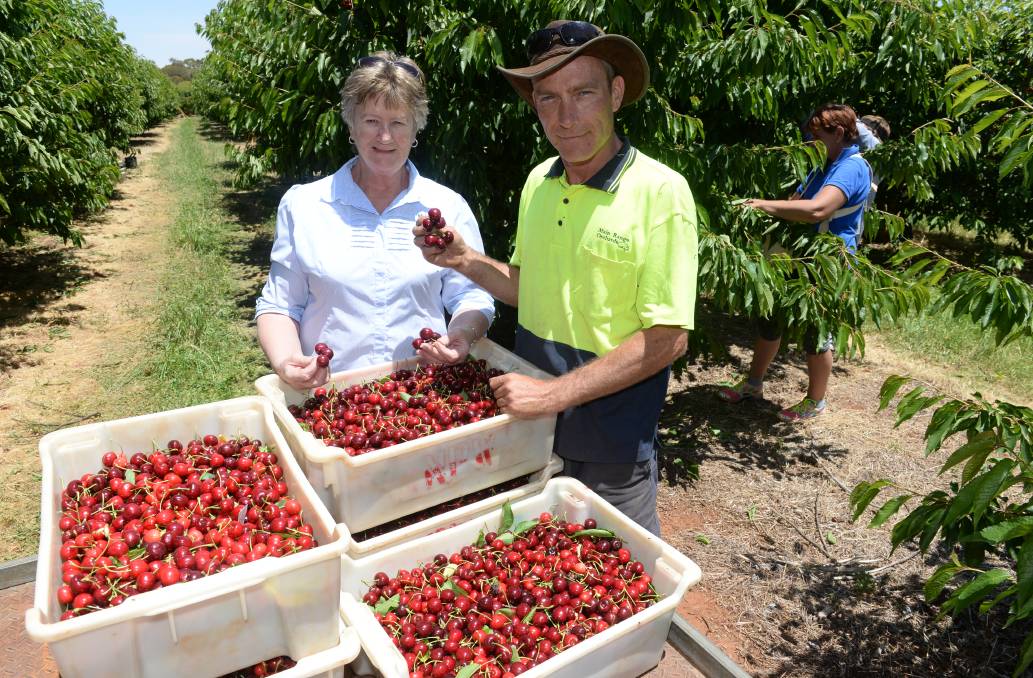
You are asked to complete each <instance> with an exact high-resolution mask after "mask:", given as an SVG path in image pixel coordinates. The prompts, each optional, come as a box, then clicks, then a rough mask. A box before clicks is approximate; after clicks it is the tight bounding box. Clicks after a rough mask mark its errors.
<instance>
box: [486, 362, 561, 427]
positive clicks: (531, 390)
mask: <svg viewBox="0 0 1033 678" xmlns="http://www.w3.org/2000/svg"><path fill="white" fill-rule="evenodd" d="M554 383H555V382H554V380H552V379H535V378H533V377H528V376H525V375H523V374H517V373H515V372H510V373H508V374H503V375H501V376H498V377H494V378H493V379H492V380H491V381H489V382H488V384H489V385H490V386H491V388H492V390H493V391H494V392H495V400H496V402H498V404H499V407H500V408H501V409H502V411H503V412H504V413H505V414H512V415H513V416H514V417H517V418H518V419H534V418H536V417H545V416H548V415H550V414H556V413H557V412H560V411H562V410H564V409H565V406H564V404H563V403H562V402H561V400H560V399H559V398H558V397H557V396H556V395H555V394H554V393H553V384H554Z"/></svg>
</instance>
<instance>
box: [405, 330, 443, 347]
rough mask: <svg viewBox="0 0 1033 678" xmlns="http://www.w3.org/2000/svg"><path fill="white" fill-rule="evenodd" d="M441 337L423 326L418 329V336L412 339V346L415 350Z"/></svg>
mask: <svg viewBox="0 0 1033 678" xmlns="http://www.w3.org/2000/svg"><path fill="white" fill-rule="evenodd" d="M440 338H441V335H440V334H438V333H437V332H435V331H434V330H432V329H431V328H429V327H424V328H423V329H422V330H420V336H418V337H416V338H415V339H413V340H412V347H413V348H415V349H416V350H417V351H418V350H420V346H423V345H424V344H430V343H433V342H435V341H437V340H438V339H440Z"/></svg>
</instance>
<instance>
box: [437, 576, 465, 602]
mask: <svg viewBox="0 0 1033 678" xmlns="http://www.w3.org/2000/svg"><path fill="white" fill-rule="evenodd" d="M441 588H443V589H448V590H449V591H452V592H454V593H455V594H456V595H460V596H466V597H467V598H470V597H471V596H470V594H469V593H468V592H467V590H466V589H464V588H463V587H462V586H460V585H459V584H456V583H455V582H454V581H452V580H451V579H449V580H448V581H446V582H445V583H444V584H442V585H441Z"/></svg>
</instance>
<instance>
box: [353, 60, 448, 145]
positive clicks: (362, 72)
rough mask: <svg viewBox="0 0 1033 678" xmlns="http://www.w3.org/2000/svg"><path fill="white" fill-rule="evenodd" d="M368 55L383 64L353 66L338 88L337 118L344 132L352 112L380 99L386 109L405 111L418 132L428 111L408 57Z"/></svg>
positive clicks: (419, 80) (421, 84)
mask: <svg viewBox="0 0 1033 678" xmlns="http://www.w3.org/2000/svg"><path fill="white" fill-rule="evenodd" d="M370 56H371V57H379V58H381V59H383V60H384V61H382V62H380V63H377V64H374V65H372V66H356V67H355V69H354V70H353V71H352V72H351V74H350V75H349V76H348V79H347V80H346V81H345V82H344V87H342V88H341V118H342V119H343V120H344V122H345V124H346V125H348V129H349V130H350V129H351V128H352V125H353V123H354V122H355V110H356V109H357V108H358V107H359V105H360V104H362V103H364V102H366V101H370V100H376V99H381V98H382V99H383V100H384V105H385V106H387V107H388V108H401V109H405V110H407V111H409V114H410V115H411V116H412V119H413V125H414V126H415V128H416V131H417V132H419V131H421V130H422V129H423V128H424V127H426V126H427V114H428V112H429V110H430V108H429V106H428V104H427V88H426V87H425V85H424V78H423V71H422V70H420V67H419V66H417V65H416V62H415V61H413V60H412V59H410V58H409V57H407V56H400V55H398V54H395V53H394V52H388V51H379V52H374V53H373V54H370ZM392 62H400V63H404V64H407V65H409V66H412V67H413V68H415V69H416V71H417V72H418V73H419V74H420V77H418V78H417V77H415V76H413V74H412V73H409V72H408V71H407V70H406V69H404V68H401V67H399V66H397V65H396V64H394V63H392Z"/></svg>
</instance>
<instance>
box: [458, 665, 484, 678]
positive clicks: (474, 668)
mask: <svg viewBox="0 0 1033 678" xmlns="http://www.w3.org/2000/svg"><path fill="white" fill-rule="evenodd" d="M480 670H481V665H480V664H478V663H477V662H473V663H471V664H467V665H466V666H464V667H463V668H461V669H459V671H457V672H456V678H470V676H472V675H473V674H475V673H477V672H478V671H480Z"/></svg>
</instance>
